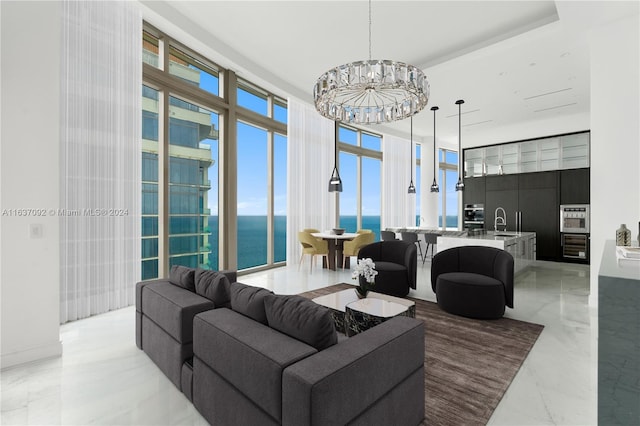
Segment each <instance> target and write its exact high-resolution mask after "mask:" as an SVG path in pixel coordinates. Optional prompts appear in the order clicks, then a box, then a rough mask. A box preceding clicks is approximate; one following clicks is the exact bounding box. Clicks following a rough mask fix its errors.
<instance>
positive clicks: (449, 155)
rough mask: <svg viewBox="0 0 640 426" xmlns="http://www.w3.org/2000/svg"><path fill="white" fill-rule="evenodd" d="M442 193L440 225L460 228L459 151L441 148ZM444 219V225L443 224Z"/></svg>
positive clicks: (440, 197)
mask: <svg viewBox="0 0 640 426" xmlns="http://www.w3.org/2000/svg"><path fill="white" fill-rule="evenodd" d="M439 155H440V193H439V194H438V195H439V203H438V226H439V227H444V228H456V229H457V228H458V193H457V192H456V183H457V182H458V153H457V152H456V151H450V150H448V149H440V150H439ZM443 219H444V221H445V222H444V225H443Z"/></svg>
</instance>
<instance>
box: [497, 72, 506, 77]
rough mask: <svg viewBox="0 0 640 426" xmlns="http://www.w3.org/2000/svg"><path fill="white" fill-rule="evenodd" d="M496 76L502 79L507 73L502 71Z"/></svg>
mask: <svg viewBox="0 0 640 426" xmlns="http://www.w3.org/2000/svg"><path fill="white" fill-rule="evenodd" d="M498 75H499V76H500V77H503V76H505V75H507V72H506V71H502V72H500V73H498Z"/></svg>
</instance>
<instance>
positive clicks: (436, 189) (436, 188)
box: [431, 106, 440, 192]
mask: <svg viewBox="0 0 640 426" xmlns="http://www.w3.org/2000/svg"><path fill="white" fill-rule="evenodd" d="M439 109H440V108H438V107H437V106H433V107H431V111H433V183H432V184H431V192H440V187H439V186H438V182H436V168H437V165H436V164H437V163H436V111H437V110H439Z"/></svg>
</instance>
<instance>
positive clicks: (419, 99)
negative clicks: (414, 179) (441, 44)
mask: <svg viewBox="0 0 640 426" xmlns="http://www.w3.org/2000/svg"><path fill="white" fill-rule="evenodd" d="M313 99H314V102H315V105H316V109H317V110H318V112H319V113H320V114H321V115H322V116H324V117H326V118H329V119H331V120H334V121H341V122H348V123H353V124H379V123H385V122H392V121H397V120H402V119H405V118H408V117H411V116H413V115H415V114H417V113H418V112H420V111H421V110H422V109H423V108H424V107H425V106H426V105H427V102H428V100H429V82H428V81H427V78H426V77H425V75H424V73H423V72H422V70H420V69H419V68H417V67H414V66H413V65H408V64H405V63H404V62H398V61H391V60H387V59H371V0H369V59H368V60H366V61H356V62H351V63H348V64H344V65H339V66H337V67H335V68H332V69H330V70H329V71H327V72H325V73H324V74H322V75H321V76H320V78H318V80H317V81H316V84H315V86H314V88H313Z"/></svg>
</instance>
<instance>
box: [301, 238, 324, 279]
mask: <svg viewBox="0 0 640 426" xmlns="http://www.w3.org/2000/svg"><path fill="white" fill-rule="evenodd" d="M298 240H299V241H300V244H302V253H301V254H300V262H298V270H300V266H302V262H303V260H304V255H305V254H306V255H309V256H311V264H310V265H309V272H313V263H314V260H315V257H316V256H322V261H323V264H324V265H325V266H328V264H327V260H328V259H327V256H328V255H329V243H327V241H325V240H322V239H318V238H316V237H314V236H313V235H311V233H310V232H305V231H300V232H298Z"/></svg>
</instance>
